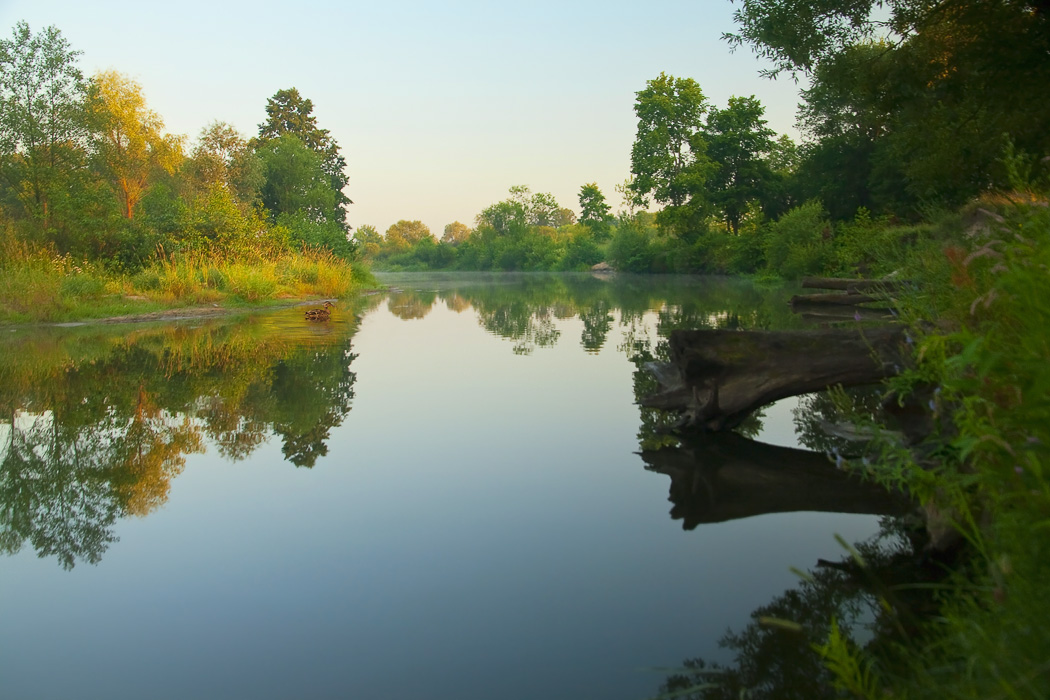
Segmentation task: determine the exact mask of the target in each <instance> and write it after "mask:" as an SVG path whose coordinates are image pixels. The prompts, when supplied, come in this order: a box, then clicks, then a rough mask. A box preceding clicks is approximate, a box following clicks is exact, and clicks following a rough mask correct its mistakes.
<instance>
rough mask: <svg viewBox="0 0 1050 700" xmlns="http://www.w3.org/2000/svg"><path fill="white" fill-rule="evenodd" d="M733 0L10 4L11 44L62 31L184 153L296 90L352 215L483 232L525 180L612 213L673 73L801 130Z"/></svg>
mask: <svg viewBox="0 0 1050 700" xmlns="http://www.w3.org/2000/svg"><path fill="white" fill-rule="evenodd" d="M733 10H734V5H733V4H732V3H731V2H729V0H692V1H691V2H678V1H672V0H649V1H648V2H608V1H606V2H592V1H578V0H558V1H557V2H555V1H550V0H534V1H533V2H527V3H525V2H514V3H501V2H492V1H489V2H473V1H450V2H427V1H425V0H383V2H367V3H366V2H358V1H356V0H344V1H343V2H334V1H333V2H327V1H321V0H298V1H292V2H288V1H284V2H272V1H271V0H255V1H253V2H224V1H223V0H210V1H206V0H184V1H183V2H180V3H178V4H168V3H144V2H141V0H93V1H92V2H85V0H0V32H2V34H3V36H4V37H5V38H6V37H10V33H11V30H12V28H13V27H14V25H15V23H16V22H18V21H20V20H25V21H26V22H28V23H29V26H30V28H31V29H32V31H33V32H34V33H36V32H37V31H39V30H42V29H43V28H45V27H47V26H49V25H54V26H56V27H57V28H58V29H59V30H60V31H61V32H62V34H63V36H64V37H65V38H66V39H67V40H68V41H69V43H70V44H71V46H72V47H73V48H74V49H76V50H79V51H82V52H83V54H82V55H81V56H80V67H81V70H83V72H84V73H85V75H91V74H93V73H95V72H97V71H100V70H106V69H114V70H117V71H120V72H122V73H124V74H126V75H129V76H131V77H132V78H134V79H135V80H136V81H138V82H139V83H140V84H141V86H142V88H143V92H144V95H145V97H146V100H147V103H148V104H149V106H150V108H152V109H153V110H154V111H156V112H157V113H159V114H160V115H161V117H162V118H163V120H164V123H165V128H166V130H167V131H169V132H171V133H175V134H185V135H187V136H188V137H189V139H190V143H191V144H192V143H193V141H194V140H195V139H196V137H197V136H198V134H199V133H200V131H201V129H202V128H204V127H205V126H207V125H208V124H210V123H211V122H214V121H224V122H228V123H229V124H232V125H233V126H234V127H236V128H237V129H238V130H239V131H240V132H241V133H242V134H244V135H245V136H252V135H254V134H256V133H257V131H258V125H259V124H260V123H261V122H262V121H263V120H264V119H265V116H266V115H265V106H266V100H267V98H269V97H271V96H272V95H273V94H274V93H276V92H277V91H278V90H281V89H286V88H290V87H295V88H297V89H298V90H299V92H300V94H302V95H303V96H304V97H306V98H309V99H310V100H312V101H313V104H314V116H315V117H316V118H317V123H318V125H319V126H320V127H322V128H325V129H328V130H329V131H330V132H331V134H332V136H333V137H334V138H335V140H336V142H337V143H338V144H339V146H340V148H341V149H342V153H343V155H344V157H345V158H346V160H347V164H348V175H349V178H350V184H349V186H348V187H347V190H346V193H347V195H348V196H349V197H350V198H351V199H352V200H353V201H354V204H353V205H351V206H350V207H349V215H348V219H349V223H350V225H351V226H353V227H355V228H356V227H358V226H361V225H363V224H370V225H372V226H375V227H376V228H377V229H378V230H379V231H380V232H381V233H382V232H383V231H385V230H386V228H387V227H388V226H390V225H391V224H393V223H395V222H396V221H398V220H400V219H407V220H415V219H418V220H421V221H422V222H423V223H425V224H426V225H427V226H428V227H429V228H430V230H431V231H432V232H433V233H434V234H435V235H437V236H438V237H439V238H440V236H441V233H442V231H443V229H444V227H445V225H446V224H448V223H450V222H452V221H461V222H463V223H466V224H468V225H473V221H474V217H475V216H476V215H477V214H478V212H480V211H481V210H482V209H484V208H485V207H487V206H489V205H490V204H493V203H495V202H498V201H500V200H502V199H505V198H506V197H507V191H508V189H509V188H510V187H512V186H514V185H526V186H528V187H530V188H531V189H532V191H533V192H549V193H551V194H553V195H554V196H555V198H556V199H557V200H558V202H559V203H560V204H561V205H562V206H563V207H568V208H570V209H573V210H574V211H576V212H577V213H578V212H579V201H578V194H579V190H580V187H581V186H582V185H584V184H586V183H590V182H595V183H597V184H598V186H599V188H601V190H602V192H603V193H604V194H605V196H606V199H607V200H608V201H609V202H610V204H611V205H612V206H613V208H614V210H615V209H617V208H618V207H619V205H620V198H619V196H618V195H617V194H616V192H615V190H614V188H615V186H616V185H618V184H620V183H622V182H623V181H624V180H626V179H627V178H628V177H629V176H630V167H631V163H630V152H631V144H632V143H633V142H634V136H635V128H636V125H637V122H636V119H635V116H634V100H635V93H637V92H638V91H639V90H642V89H644V88H645V85H646V81H647V80H651V79H652V78H655V77H656V76H658V75H659V74H660V73H661V72H666V73H668V74H670V75H674V76H677V77H689V78H693V79H694V80H696V81H697V82H698V83H699V85H700V87H701V89H702V90H703V92H704V94H705V95H706V96H707V98H708V100H709V101H710V103H711V104H712V105H713V106H716V107H724V106H725V105H726V102H727V100H728V99H729V97H730V96H733V95H742V96H747V95H754V96H756V97H757V98H758V99H759V100H760V101H761V102H762V104H763V105H765V107H766V118H767V119H768V121H769V126H770V127H771V128H773V129H774V130H776V131H777V133H778V134H788V135H789V136H791V137H792V138H794V139H796V140H797V138H798V132H797V131H796V130H795V128H794V124H795V112H796V105H797V103H798V102H799V96H798V89H799V88H798V86H797V85H796V84H795V83H794V82H792V80H791V79H790V78H783V77H782V78H781V79H780V80H777V81H772V80H768V79H765V78H761V77H759V75H758V71H759V70H761V69H762V68H763V67H766V64H764V63H762V62H761V61H759V60H758V59H756V58H755V57H754V56H753V55H752V53H751V51H750V50H749V49H748V48H743V49H740V50H738V51H736V52H735V53H733V52H731V51H730V49H729V46H728V45H727V44H726V42H725V41H723V40H722V39H721V36H722V34H723V33H724V32H731V31H733V30H734V25H733V20H732V13H733Z"/></svg>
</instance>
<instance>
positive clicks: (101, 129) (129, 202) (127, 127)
mask: <svg viewBox="0 0 1050 700" xmlns="http://www.w3.org/2000/svg"><path fill="white" fill-rule="evenodd" d="M88 110H89V113H90V115H91V120H92V125H93V127H94V137H95V149H96V152H97V154H98V156H99V158H100V160H101V164H102V167H103V169H104V171H105V172H106V173H107V174H108V175H109V178H110V180H111V182H112V184H113V185H114V187H115V189H116V191H117V196H118V198H119V200H120V203H121V208H122V213H123V214H124V218H126V219H133V218H134V217H135V207H136V205H137V204H138V203H139V201H140V200H141V199H142V196H143V194H144V193H145V191H146V189H147V188H148V186H149V183H150V178H151V177H152V176H153V175H154V173H155V172H156V171H158V170H163V171H166V172H168V173H171V172H174V170H175V168H176V167H177V166H178V165H179V163H180V162H181V160H182V137H181V136H172V135H170V134H165V133H164V132H163V129H164V122H163V121H162V120H161V118H160V115H158V114H157V113H156V112H154V111H153V110H151V109H149V108H148V107H146V99H145V97H144V96H143V95H142V87H141V86H140V85H139V84H138V83H137V82H135V81H134V80H132V79H131V78H129V77H128V76H126V75H122V74H121V73H118V72H116V71H102V72H101V73H98V74H97V75H96V76H95V77H94V78H92V80H91V84H90V86H89V88H88Z"/></svg>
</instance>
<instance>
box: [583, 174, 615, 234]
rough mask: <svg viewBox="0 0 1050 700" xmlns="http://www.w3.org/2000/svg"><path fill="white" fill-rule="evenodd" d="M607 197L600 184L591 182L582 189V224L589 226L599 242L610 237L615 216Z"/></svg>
mask: <svg viewBox="0 0 1050 700" xmlns="http://www.w3.org/2000/svg"><path fill="white" fill-rule="evenodd" d="M610 212H611V210H610V209H609V204H608V203H607V202H606V201H605V195H603V194H602V191H601V190H600V189H598V184H597V183H594V182H591V183H588V184H586V185H583V186H581V187H580V223H581V224H585V225H586V226H588V227H589V228H590V229H591V231H592V232H593V234H594V238H595V239H596V241H597V242H602V241H604V240H606V239H607V238H608V237H609V230H610V228H611V227H612V222H613V216H612V214H611V213H610Z"/></svg>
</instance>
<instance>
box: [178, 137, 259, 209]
mask: <svg viewBox="0 0 1050 700" xmlns="http://www.w3.org/2000/svg"><path fill="white" fill-rule="evenodd" d="M190 171H191V173H192V175H193V177H194V179H195V180H197V182H199V183H200V184H202V185H205V186H209V185H217V186H220V187H222V188H224V189H226V190H227V191H229V192H230V194H232V195H233V196H234V197H235V198H236V199H237V200H238V201H240V202H243V203H244V204H247V205H254V204H256V203H257V202H261V189H262V187H263V184H264V183H265V180H266V176H265V173H264V172H263V162H262V159H260V158H259V156H257V155H256V154H255V153H254V152H253V151H252V150H251V148H249V147H248V142H247V140H246V139H245V138H244V137H243V136H242V135H241V134H240V133H239V132H238V131H237V130H236V129H234V128H233V127H232V126H230V125H229V124H227V123H225V122H218V121H217V122H212V123H211V124H209V125H208V126H206V127H205V128H203V129H201V133H200V136H199V137H198V139H197V145H196V146H195V147H194V149H193V154H192V156H191V162H190Z"/></svg>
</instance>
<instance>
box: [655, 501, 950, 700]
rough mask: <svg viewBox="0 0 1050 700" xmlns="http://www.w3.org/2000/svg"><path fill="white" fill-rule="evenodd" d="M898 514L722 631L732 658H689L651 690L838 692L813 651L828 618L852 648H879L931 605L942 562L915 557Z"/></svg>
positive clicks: (725, 695) (704, 697)
mask: <svg viewBox="0 0 1050 700" xmlns="http://www.w3.org/2000/svg"><path fill="white" fill-rule="evenodd" d="M902 522H903V521H901V520H900V519H886V520H884V521H883V531H882V533H880V534H879V535H878V536H876V537H875V538H873V539H871V540H869V541H867V542H863V543H859V544H856V545H854V547H855V551H856V556H855V557H854V556H847V557H845V558H844V559H843V560H842V561H839V562H825V561H820V562H818V565H817V567H816V568H814V569H813V570H811V571H809V572H808V573H806V574H804V575H803V576H802V578H801V580H800V582H799V584H798V585H797V586H796V587H795V588H792V589H789V590H787V591H785V592H784V593H783V594H781V595H779V596H777V597H776V598H774V599H773V600H772V601H770V603H768V604H767V605H763V606H761V607H759V608H757V609H755V610H754V611H753V612H752V613H751V616H750V619H751V621H750V622H749V623H748V625H747V626H746V627H745V628H744V629H743V630H742V631H740V632H732V631H730V632H727V633H726V634H725V635H724V636H723V637H722V639H721V640H720V641H719V646H720V647H722V648H723V649H727V650H729V651H731V652H733V653H734V655H735V658H734V660H733V662H732V663H730V664H719V663H711V662H709V661H707V660H705V659H703V658H694V659H689V660H687V661H685V662H684V664H683V668H682V669H681V670H679V671H677V672H675V673H673V674H672V675H670V676H669V677H668V678H667V680H666V681H665V682H664V683H663V685H662V686H661V688H660V696H659V697H684V698H692V699H694V700H730V699H733V700H736V699H738V698H755V699H756V700H757V699H763V698H768V699H770V700H773V699H778V700H779V699H784V700H793V699H795V698H797V699H798V700H811V699H812V698H839V697H842V695H841V694H840V693H839V692H838V691H837V690H836V689H835V687H834V685H833V682H832V678H831V675H830V673H829V672H828V670H827V669H826V668H825V665H824V662H823V659H822V658H821V656H820V654H819V653H818V652H817V651H816V648H817V647H819V646H820V645H823V644H824V643H825V642H826V641H827V639H828V635H829V633H830V630H831V624H832V620H834V621H836V624H837V625H838V628H839V629H840V630H842V631H843V632H845V633H846V634H847V635H849V641H848V643H849V644H850V645H851V646H853V647H854V648H860V649H866V650H869V651H873V650H875V649H880V650H884V651H885V650H888V649H892V648H893V647H894V646H895V645H897V644H899V642H900V641H901V640H902V639H903V638H904V637H906V636H908V635H910V634H913V630H914V628H913V621H914V620H915V619H916V617H917V616H920V615H924V614H927V613H929V612H930V611H931V610H932V609H933V608H934V599H933V596H932V595H931V593H930V590H931V584H933V583H935V582H936V581H938V580H940V579H941V578H942V577H943V575H944V569H942V568H940V567H938V566H935V565H932V564H930V563H925V562H921V561H920V560H919V558H918V557H917V555H916V552H917V548H916V541H913V537H915V536H916V535H915V533H914V532H912V531H908V530H906V529H905V528H904V527H903V525H902ZM881 657H882V658H892V657H893V654H892V653H886V654H882V655H881Z"/></svg>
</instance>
